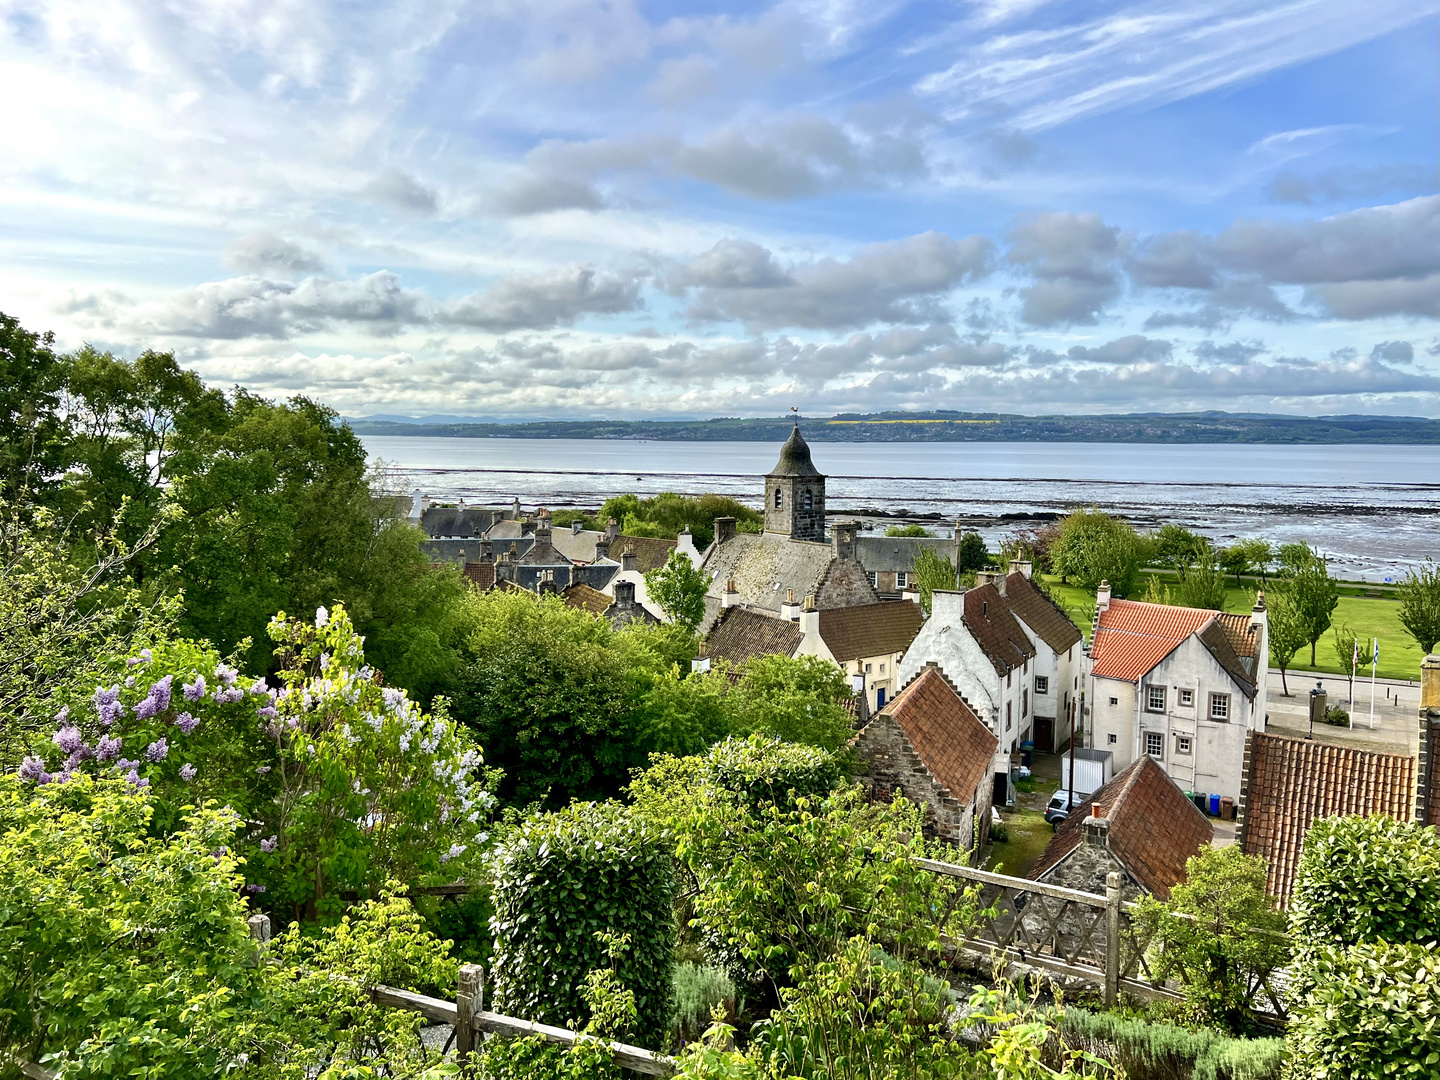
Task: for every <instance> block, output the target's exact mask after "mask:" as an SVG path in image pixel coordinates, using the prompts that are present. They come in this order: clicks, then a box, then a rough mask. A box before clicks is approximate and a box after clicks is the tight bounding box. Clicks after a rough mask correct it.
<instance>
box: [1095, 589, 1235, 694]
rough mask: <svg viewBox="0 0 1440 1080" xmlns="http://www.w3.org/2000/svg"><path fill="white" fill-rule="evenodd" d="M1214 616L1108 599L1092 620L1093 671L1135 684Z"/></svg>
mask: <svg viewBox="0 0 1440 1080" xmlns="http://www.w3.org/2000/svg"><path fill="white" fill-rule="evenodd" d="M1217 614H1218V612H1214V611H1208V610H1206V609H1204V608H1185V607H1171V606H1170V605H1168V604H1146V603H1144V602H1142V601H1139V600H1111V601H1110V607H1109V608H1108V609H1107V610H1105V611H1102V612H1100V615H1099V617H1098V618H1097V619H1096V620H1095V640H1094V643H1093V644H1092V645H1091V647H1090V658H1091V660H1092V662H1093V669H1092V670H1093V671H1094V673H1095V674H1096V675H1097V676H1099V677H1100V678H1105V679H1127V680H1129V681H1130V682H1135V681H1136V680H1138V679H1139V678H1140V676H1142V675H1144V674H1145V673H1146V672H1147V671H1149V670H1151V669H1152V668H1153V667H1154V666H1155V665H1156V664H1158V663H1160V661H1161V660H1164V659H1165V657H1167V656H1169V655H1170V654H1171V653H1172V652H1174V651H1175V648H1176V646H1178V645H1179V644H1180V643H1181V642H1182V641H1184V640H1185V639H1186V638H1188V637H1189V636H1190V635H1191V634H1193V633H1195V632H1196V631H1197V630H1202V629H1204V628H1205V626H1206V625H1207V624H1208V623H1209V622H1210V621H1211V620H1213V619H1214V618H1215V616H1216V615H1217Z"/></svg>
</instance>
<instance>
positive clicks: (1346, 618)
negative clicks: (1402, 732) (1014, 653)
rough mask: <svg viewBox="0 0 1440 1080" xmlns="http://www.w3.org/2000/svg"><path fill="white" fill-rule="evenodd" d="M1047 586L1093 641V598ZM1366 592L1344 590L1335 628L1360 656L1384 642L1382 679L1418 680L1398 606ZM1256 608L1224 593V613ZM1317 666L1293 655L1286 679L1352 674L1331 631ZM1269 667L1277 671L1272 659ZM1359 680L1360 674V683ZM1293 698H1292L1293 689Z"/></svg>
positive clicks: (1245, 595) (1306, 655) (1246, 598)
mask: <svg viewBox="0 0 1440 1080" xmlns="http://www.w3.org/2000/svg"><path fill="white" fill-rule="evenodd" d="M1046 582H1047V583H1048V584H1049V585H1050V588H1051V591H1052V592H1053V593H1054V594H1055V597H1056V599H1058V600H1060V601H1061V602H1062V603H1063V604H1064V605H1065V609H1066V613H1067V614H1068V615H1069V616H1070V618H1071V619H1073V620H1074V621H1075V625H1076V626H1078V627H1080V628H1081V629H1082V630H1084V631H1085V636H1086V638H1089V637H1090V622H1091V619H1090V615H1091V612H1092V611H1093V610H1094V608H1095V595H1094V594H1093V593H1087V592H1086V591H1085V590H1083V589H1081V588H1078V587H1077V586H1074V585H1061V584H1060V582H1059V580H1058V579H1056V578H1053V577H1050V576H1048V575H1047V577H1046ZM1145 587H1146V581H1145V576H1144V575H1142V576H1141V580H1140V583H1139V585H1137V586H1136V589H1135V596H1134V597H1133V599H1139V598H1140V597H1142V596H1144V595H1145ZM1364 591H1365V590H1364V589H1363V588H1361V587H1348V586H1345V585H1342V586H1341V588H1340V593H1341V595H1340V602H1339V603H1338V604H1337V605H1336V606H1335V614H1334V615H1333V616H1332V617H1331V625H1332V628H1333V627H1334V626H1339V625H1341V624H1342V623H1345V624H1348V625H1349V626H1350V628H1351V629H1352V630H1354V631H1355V633H1356V634H1358V635H1359V637H1360V641H1361V646H1360V651H1361V653H1362V654H1364V653H1365V652H1366V650H1367V649H1368V647H1369V642H1370V639H1371V638H1372V637H1378V638H1379V639H1380V667H1379V669H1378V671H1377V674H1378V675H1379V676H1380V677H1381V678H1383V679H1410V680H1415V679H1419V678H1420V661H1421V659H1422V656H1421V653H1420V646H1419V645H1417V644H1415V639H1414V638H1412V637H1411V636H1410V635H1409V634H1407V633H1406V632H1405V628H1404V627H1403V626H1401V625H1400V603H1399V601H1397V600H1387V599H1381V598H1376V597H1367V596H1363V595H1360V594H1361V593H1363V592H1364ZM1253 604H1254V599H1253V594H1252V592H1251V590H1249V589H1237V588H1234V587H1233V586H1232V587H1230V588H1229V589H1227V590H1226V591H1225V610H1226V611H1249V610H1250V608H1251V607H1252V606H1253ZM1315 660H1316V665H1315V667H1313V668H1312V667H1311V666H1310V648H1309V646H1308V645H1307V646H1306V647H1305V648H1303V649H1301V650H1300V651H1299V652H1297V653H1296V654H1295V659H1294V661H1293V662H1292V665H1291V666H1290V667H1288V668H1286V675H1287V677H1288V676H1289V674H1290V673H1291V672H1294V673H1296V675H1297V677H1298V678H1300V679H1301V680H1303V679H1304V678H1305V675H1306V674H1307V673H1309V672H1312V671H1314V672H1320V673H1322V674H1327V675H1344V674H1346V672H1347V671H1348V670H1349V666H1350V664H1349V658H1348V657H1347V658H1346V662H1345V663H1344V664H1341V662H1340V659H1339V658H1338V657H1337V656H1336V655H1335V636H1334V631H1333V629H1331V630H1328V631H1326V632H1325V634H1324V636H1322V637H1321V638H1320V640H1319V641H1318V642H1316V646H1315ZM1271 666H1272V667H1273V666H1274V658H1273V657H1272V658H1271ZM1361 671H1363V673H1364V674H1365V675H1366V676H1368V675H1369V674H1370V666H1369V665H1368V664H1367V665H1365V667H1364V668H1362V669H1361ZM1359 674H1360V673H1358V672H1357V674H1356V678H1357V679H1358V678H1359ZM1291 692H1292V693H1293V692H1294V689H1293V687H1292V691H1291Z"/></svg>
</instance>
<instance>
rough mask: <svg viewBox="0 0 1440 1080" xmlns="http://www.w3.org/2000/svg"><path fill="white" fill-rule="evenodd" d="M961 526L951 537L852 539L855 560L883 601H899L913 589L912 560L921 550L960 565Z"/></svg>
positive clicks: (913, 571)
mask: <svg viewBox="0 0 1440 1080" xmlns="http://www.w3.org/2000/svg"><path fill="white" fill-rule="evenodd" d="M960 539H961V531H960V526H959V525H958V523H957V525H956V526H955V531H954V535H953V536H950V537H938V536H866V535H864V534H863V533H862V534H860V535H858V536H857V537H856V538H855V558H856V559H857V560H859V562H860V565H862V566H863V567H865V573H866V574H867V575H868V577H869V578H870V584H871V586H872V587H873V588H874V589H875V591H876V592H877V593H879V594H880V599H882V600H898V599H900V598H901V597H902V596H904V595H905V593H906V591H907V590H909V589H911V588H913V587H914V585H915V559H916V557H917V556H918V555H919V554H920V552H921V551H922V550H929V551H933V552H934V553H935V554H936V555H938V556H940V557H941V558H942V559H944V560H945V561H946V562H948V563H949V564H950V565H951V566H959V565H960Z"/></svg>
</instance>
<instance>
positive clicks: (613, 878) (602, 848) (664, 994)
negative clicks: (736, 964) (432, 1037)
mask: <svg viewBox="0 0 1440 1080" xmlns="http://www.w3.org/2000/svg"><path fill="white" fill-rule="evenodd" d="M674 898H675V863H674V854H673V846H672V843H671V840H670V836H669V834H668V833H666V832H665V831H664V830H662V829H660V828H657V827H656V826H654V825H651V824H647V823H646V822H644V821H642V820H640V819H639V818H638V817H636V816H635V815H634V814H632V813H631V812H630V811H629V810H628V809H627V808H625V807H623V806H620V805H619V804H616V803H598V804H597V803H576V804H574V805H572V806H570V807H568V808H567V809H565V810H561V811H558V812H556V813H552V814H543V815H539V816H536V817H532V818H530V819H529V820H527V821H526V822H524V824H523V825H521V826H520V828H519V829H518V830H517V831H516V833H515V834H514V835H513V836H512V837H510V838H509V839H508V840H507V841H505V842H504V843H502V844H501V845H500V846H499V847H498V848H497V850H496V853H495V856H494V905H495V914H494V915H493V916H492V917H491V919H490V930H491V933H492V934H493V936H494V940H495V945H494V959H493V961H492V971H493V984H494V998H493V1000H494V1007H495V1008H496V1009H497V1010H499V1011H500V1012H505V1013H509V1014H510V1015H512V1016H519V1017H522V1018H524V1019H527V1020H537V1021H540V1022H543V1023H549V1024H557V1025H560V1026H569V1027H577V1028H578V1027H580V1026H583V1024H584V1023H585V1022H586V1021H587V1020H588V1019H589V1013H588V1010H587V1008H586V1006H585V1003H584V1000H583V998H582V996H581V990H582V988H583V987H584V985H585V979H586V976H587V975H588V974H589V973H590V972H591V971H592V970H595V969H602V968H608V967H610V966H611V961H610V959H609V957H608V956H607V955H606V950H605V946H604V944H603V943H602V942H601V941H600V940H599V938H598V936H597V935H599V934H600V933H604V932H611V933H616V934H628V935H630V946H629V949H628V950H627V951H626V952H625V954H624V955H623V956H622V957H621V958H620V959H619V960H618V961H616V962H615V965H614V966H615V969H616V975H617V976H618V977H619V979H620V982H621V984H622V985H623V986H624V987H625V988H626V989H628V990H631V991H633V992H634V994H635V1005H636V1011H637V1022H636V1026H637V1030H636V1031H635V1033H634V1039H635V1040H637V1041H638V1042H639V1043H641V1044H642V1045H646V1046H651V1047H658V1046H660V1045H662V1044H663V1042H664V1040H665V1037H666V1035H667V1033H668V1032H669V1029H670V1018H671V1012H672V1008H673V985H674V968H675V921H674V914H673V902H674Z"/></svg>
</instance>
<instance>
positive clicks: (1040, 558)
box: [977, 521, 1060, 580]
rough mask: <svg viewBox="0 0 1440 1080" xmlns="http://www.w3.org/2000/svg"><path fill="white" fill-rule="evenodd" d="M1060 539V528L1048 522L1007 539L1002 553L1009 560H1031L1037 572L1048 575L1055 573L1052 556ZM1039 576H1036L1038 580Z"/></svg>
mask: <svg viewBox="0 0 1440 1080" xmlns="http://www.w3.org/2000/svg"><path fill="white" fill-rule="evenodd" d="M1059 538H1060V526H1059V525H1057V524H1056V523H1055V522H1053V521H1052V522H1047V523H1046V524H1044V525H1041V526H1038V527H1037V528H1034V529H1020V530H1018V531H1016V532H1013V533H1011V534H1010V535H1009V536H1007V537H1006V538H1005V541H1004V543H1003V544H1002V545H1001V553H1002V554H1003V555H1004V557H1005V558H1006V559H1007V560H1009V559H1029V560H1030V561H1031V562H1032V563H1034V564H1035V569H1036V570H1041V571H1045V572H1047V573H1049V572H1053V571H1054V569H1055V568H1054V566H1053V565H1052V559H1051V556H1052V554H1053V548H1054V545H1055V542H1056V541H1057V540H1058V539H1059ZM977 569H978V568H977ZM1038 577H1039V575H1038V574H1037V575H1036V579H1037V580H1038Z"/></svg>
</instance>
